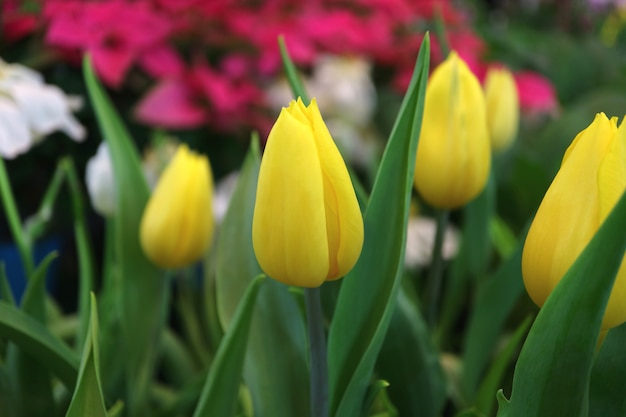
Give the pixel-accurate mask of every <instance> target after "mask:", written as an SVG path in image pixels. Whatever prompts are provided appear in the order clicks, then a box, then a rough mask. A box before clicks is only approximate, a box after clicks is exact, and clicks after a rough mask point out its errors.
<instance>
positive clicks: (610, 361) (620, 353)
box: [589, 324, 626, 417]
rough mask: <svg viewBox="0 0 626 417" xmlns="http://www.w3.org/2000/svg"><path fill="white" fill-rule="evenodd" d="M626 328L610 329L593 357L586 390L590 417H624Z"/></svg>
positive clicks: (625, 400) (625, 409)
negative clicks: (589, 383)
mask: <svg viewBox="0 0 626 417" xmlns="http://www.w3.org/2000/svg"><path fill="white" fill-rule="evenodd" d="M624 346H626V325H624V324H622V325H621V326H619V327H616V328H615V329H611V330H610V331H609V334H608V335H607V336H606V339H604V343H603V344H602V347H601V348H600V351H599V352H598V354H597V356H596V360H595V362H594V364H593V368H592V370H591V386H590V388H589V416H590V417H624V416H626V395H624V394H625V392H626V356H625V355H624Z"/></svg>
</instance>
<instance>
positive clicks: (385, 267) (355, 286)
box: [328, 37, 430, 417]
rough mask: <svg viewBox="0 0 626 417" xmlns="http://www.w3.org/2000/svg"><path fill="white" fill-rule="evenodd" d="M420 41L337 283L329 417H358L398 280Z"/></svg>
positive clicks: (422, 78) (424, 53)
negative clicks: (349, 264)
mask: <svg viewBox="0 0 626 417" xmlns="http://www.w3.org/2000/svg"><path fill="white" fill-rule="evenodd" d="M429 55H430V49H429V41H428V37H425V40H424V42H423V43H422V48H421V49H420V54H419V56H418V58H417V62H416V64H415V70H414V73H413V78H412V80H411V84H410V86H409V89H408V92H407V94H406V96H405V100H404V102H403V105H402V107H401V109H400V113H399V115H398V119H397V120H396V125H395V127H394V129H393V130H392V133H391V136H390V139H389V142H388V144H387V148H386V150H385V154H384V156H383V159H382V162H381V165H380V168H379V170H378V176H377V178H376V182H375V184H374V188H373V190H372V193H371V196H370V200H369V203H368V206H367V210H366V212H365V217H364V225H365V241H364V244H363V250H362V252H361V257H360V258H359V260H358V261H357V263H356V265H355V267H354V269H352V271H350V273H349V274H348V275H347V276H346V277H345V278H344V279H343V282H342V285H341V290H340V292H339V297H338V300H337V305H336V308H335V313H334V315H333V320H332V323H331V326H330V330H329V336H328V367H329V368H328V369H329V379H330V381H329V383H330V414H331V415H333V416H337V417H348V416H358V415H359V414H360V413H361V402H362V400H363V396H364V395H365V391H366V388H367V385H368V381H369V377H370V375H371V373H372V371H373V368H374V363H375V361H376V357H377V356H378V352H379V350H380V347H381V345H382V342H383V338H384V336H385V333H386V331H387V328H388V326H389V322H390V320H391V315H392V314H393V309H394V305H395V300H396V296H397V293H398V289H399V284H400V280H401V278H402V271H403V268H402V266H403V263H404V242H405V240H406V227H407V221H408V215H409V208H410V199H411V190H412V187H413V172H414V166H415V156H414V155H415V154H416V151H417V141H418V138H419V131H420V125H421V118H422V111H423V106H424V93H425V89H426V80H427V78H428V75H427V74H428V63H429Z"/></svg>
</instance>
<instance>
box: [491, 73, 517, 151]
mask: <svg viewBox="0 0 626 417" xmlns="http://www.w3.org/2000/svg"><path fill="white" fill-rule="evenodd" d="M485 97H486V103H487V125H488V127H489V137H490V139H491V148H492V149H493V150H494V151H495V152H501V151H504V150H505V149H507V148H508V147H510V146H511V144H512V143H513V141H514V139H515V137H516V136H517V129H518V126H519V97H518V94H517V85H516V84H515V79H514V78H513V74H511V72H510V71H508V70H507V69H506V68H490V69H489V71H488V72H487V78H486V80H485Z"/></svg>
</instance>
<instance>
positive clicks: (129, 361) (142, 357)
mask: <svg viewBox="0 0 626 417" xmlns="http://www.w3.org/2000/svg"><path fill="white" fill-rule="evenodd" d="M83 71H84V76H85V82H86V84H87V90H88V92H89V97H90V99H91V102H92V104H93V106H94V109H95V112H96V116H97V118H98V122H99V125H100V130H101V132H102V136H103V138H104V139H105V140H106V142H107V144H108V145H109V150H110V152H111V159H112V161H113V171H114V176H115V185H116V191H117V205H116V214H115V220H114V221H115V230H114V234H115V236H114V239H115V241H114V245H115V247H114V249H115V255H114V258H115V261H116V262H117V265H118V268H119V273H120V276H121V282H120V292H121V294H119V297H120V303H119V305H120V306H121V318H122V323H121V325H122V332H123V338H122V340H121V343H122V344H123V346H124V348H123V349H124V355H123V357H124V360H125V364H126V388H127V397H128V398H127V406H128V411H129V415H131V416H137V415H146V414H148V413H149V410H148V409H147V407H146V401H147V391H148V384H149V383H150V381H151V380H152V377H153V375H154V367H155V361H156V352H158V349H157V348H156V347H157V344H158V341H159V339H160V331H161V329H162V327H163V324H164V320H165V313H166V307H167V302H168V299H169V285H168V283H167V280H166V278H165V274H164V273H163V271H161V270H159V269H158V268H157V267H156V266H154V265H153V264H152V263H151V262H150V261H149V260H148V259H147V258H146V257H145V255H144V253H143V251H142V249H141V245H140V243H139V224H140V221H141V216H142V214H143V209H144V206H145V204H146V202H147V201H148V198H149V196H150V191H149V189H148V185H147V183H146V180H145V178H144V176H143V174H142V171H141V164H140V158H139V152H138V151H137V149H136V146H135V144H134V142H133V141H132V139H131V137H130V135H129V133H128V131H127V130H126V128H125V126H124V125H123V123H122V121H121V119H120V117H119V116H118V114H117V112H116V111H115V109H114V108H113V106H112V105H111V102H110V100H109V99H108V97H107V96H106V93H105V91H104V89H103V87H102V86H101V85H100V83H99V82H98V80H97V79H96V76H95V73H94V70H93V65H92V63H91V60H90V59H89V57H88V56H86V57H85V59H84V62H83ZM115 348H116V349H119V347H117V346H116V347H115Z"/></svg>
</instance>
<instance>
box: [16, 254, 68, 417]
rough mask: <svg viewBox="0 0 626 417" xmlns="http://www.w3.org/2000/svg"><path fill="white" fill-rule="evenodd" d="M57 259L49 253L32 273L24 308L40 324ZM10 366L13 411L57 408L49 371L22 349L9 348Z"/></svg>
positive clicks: (23, 412)
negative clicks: (51, 268) (50, 272)
mask: <svg viewBox="0 0 626 417" xmlns="http://www.w3.org/2000/svg"><path fill="white" fill-rule="evenodd" d="M56 257H57V253H56V252H51V253H49V254H48V255H47V256H46V257H45V258H44V259H43V261H42V262H41V263H40V264H39V265H38V266H37V268H36V269H35V270H34V272H33V273H32V274H31V276H30V279H29V281H28V285H27V286H26V291H25V292H24V296H23V297H22V302H21V309H22V311H23V312H24V313H26V314H28V315H30V316H31V317H32V318H34V319H35V320H37V321H38V322H40V323H45V321H46V310H45V307H46V303H45V301H46V273H47V272H48V267H49V266H50V263H51V262H52V261H53V260H54V259H55V258H56ZM7 364H8V369H9V373H10V375H11V379H12V381H13V384H14V385H13V389H14V392H13V398H12V400H13V407H12V408H13V409H14V412H17V413H18V414H21V415H40V414H41V413H42V412H46V411H47V410H51V409H52V408H53V407H54V399H53V397H52V385H51V378H50V371H49V370H48V369H47V368H46V364H42V363H41V362H40V361H39V360H37V358H36V357H33V356H32V354H30V353H29V352H27V351H25V350H22V349H21V346H16V345H15V344H11V345H9V347H8V349H7Z"/></svg>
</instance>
